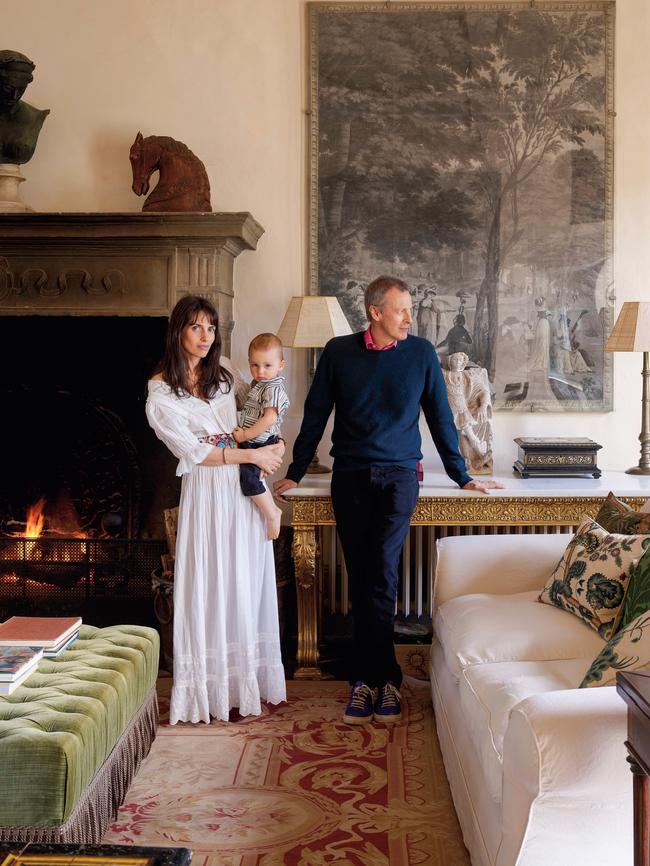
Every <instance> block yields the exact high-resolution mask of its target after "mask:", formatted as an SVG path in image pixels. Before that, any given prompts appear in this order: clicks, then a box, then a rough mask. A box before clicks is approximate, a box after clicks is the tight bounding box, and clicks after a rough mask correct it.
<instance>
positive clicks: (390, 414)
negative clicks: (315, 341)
mask: <svg viewBox="0 0 650 866" xmlns="http://www.w3.org/2000/svg"><path fill="white" fill-rule="evenodd" d="M420 408H422V410H423V412H424V417H425V418H426V421H427V424H428V426H429V430H430V431H431V436H432V438H433V442H434V444H435V446H436V448H437V449H438V453H439V454H440V457H441V459H442V462H443V465H444V467H445V471H446V472H447V475H449V477H450V478H451V479H452V480H453V481H455V482H456V483H457V484H458V485H459V486H461V487H462V486H463V485H464V484H467V482H468V481H471V477H470V476H469V475H468V474H467V470H466V468H465V461H464V459H463V457H462V456H461V454H460V452H459V450H458V434H457V432H456V427H455V425H454V419H453V417H452V414H451V409H450V408H449V401H448V400H447V389H446V387H445V382H444V379H443V376H442V371H441V369H440V363H439V361H438V357H437V355H436V352H435V349H434V348H433V346H432V344H431V343H430V342H429V341H428V340H423V339H422V338H421V337H413V336H408V337H407V338H406V340H401V341H399V342H398V343H397V345H396V346H395V348H393V349H387V350H386V351H383V352H376V351H375V352H373V351H370V350H368V349H367V348H366V345H365V342H364V339H363V332H360V333H358V334H350V335H349V336H346V337H335V338H334V339H333V340H330V341H329V343H328V344H327V345H326V346H325V348H324V350H323V353H322V355H321V358H320V361H319V363H318V367H317V368H316V373H315V374H314V381H313V383H312V386H311V388H310V389H309V394H308V395H307V399H306V401H305V413H304V417H303V421H302V426H301V428H300V433H299V434H298V438H297V439H296V443H295V445H294V448H293V463H292V464H291V466H290V467H289V470H288V472H287V478H290V479H291V480H292V481H295V482H299V481H300V479H301V478H302V477H303V475H304V474H305V472H306V471H307V466H308V465H309V461H310V460H311V458H312V457H313V456H314V453H315V451H316V447H317V446H318V443H319V442H320V439H321V436H322V435H323V431H324V430H325V425H326V424H327V419H328V418H329V416H330V413H331V411H332V409H334V410H335V413H334V429H333V431H332V450H331V452H330V454H331V455H332V456H333V457H334V469H335V471H337V472H339V471H340V472H346V471H352V470H355V469H366V468H368V467H369V466H403V467H405V468H407V469H415V467H416V463H417V461H418V460H420V459H421V457H422V452H421V450H420V449H421V446H422V439H421V437H420V430H419V426H418V421H419V416H420Z"/></svg>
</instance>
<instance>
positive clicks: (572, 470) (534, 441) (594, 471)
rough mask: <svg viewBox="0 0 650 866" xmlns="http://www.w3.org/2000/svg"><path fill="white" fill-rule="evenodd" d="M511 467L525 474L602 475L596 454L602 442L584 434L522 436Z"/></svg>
mask: <svg viewBox="0 0 650 866" xmlns="http://www.w3.org/2000/svg"><path fill="white" fill-rule="evenodd" d="M515 442H516V443H517V445H518V446H519V456H518V459H517V460H516V461H515V464H514V466H513V467H512V468H513V469H514V470H515V472H517V473H518V474H519V475H520V476H521V477H522V478H533V477H537V478H540V477H542V476H545V477H547V478H548V477H550V476H557V475H560V476H565V477H570V476H582V475H593V477H594V478H600V474H601V472H600V469H598V467H597V466H596V454H597V452H598V449H599V448H601V447H602V446H601V445H598V443H597V442H594V441H593V440H592V439H587V438H584V437H571V436H561V437H546V438H538V437H520V438H518V439H515Z"/></svg>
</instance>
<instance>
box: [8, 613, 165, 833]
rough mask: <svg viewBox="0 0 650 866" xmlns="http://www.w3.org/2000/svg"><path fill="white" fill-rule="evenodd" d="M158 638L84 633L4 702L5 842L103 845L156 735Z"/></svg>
mask: <svg viewBox="0 0 650 866" xmlns="http://www.w3.org/2000/svg"><path fill="white" fill-rule="evenodd" d="M158 653H159V640H158V633H157V632H156V631H155V630H154V629H151V628H145V627H143V626H128V625H124V626H112V627H110V628H102V629H99V628H94V627H93V626H82V627H81V631H80V633H79V638H78V639H77V641H76V642H75V643H74V644H73V645H72V646H71V647H70V649H69V650H66V651H65V652H64V653H62V654H61V655H60V656H58V657H57V658H54V659H43V660H42V661H41V662H40V663H39V665H38V668H37V670H36V671H35V672H34V673H33V674H31V676H30V677H29V678H28V679H27V680H26V682H25V684H24V685H23V686H21V687H20V688H18V689H16V691H15V692H13V694H11V695H9V696H7V697H0V840H1V839H12V840H16V841H20V840H30V841H36V842H86V843H95V842H99V841H100V839H101V837H102V835H103V834H104V832H105V831H106V829H107V827H108V824H109V822H110V821H111V819H112V818H113V817H114V816H115V814H116V812H117V809H118V807H119V806H120V804H121V802H122V800H123V799H124V796H125V794H126V791H127V789H128V786H129V784H130V782H131V780H132V778H133V776H134V774H135V772H136V770H137V768H138V766H139V765H140V762H141V760H142V758H143V757H145V755H146V754H147V753H148V751H149V749H150V747H151V743H152V742H153V739H154V737H155V734H156V725H157V721H158V704H157V701H156V691H155V685H156V675H157V673H158Z"/></svg>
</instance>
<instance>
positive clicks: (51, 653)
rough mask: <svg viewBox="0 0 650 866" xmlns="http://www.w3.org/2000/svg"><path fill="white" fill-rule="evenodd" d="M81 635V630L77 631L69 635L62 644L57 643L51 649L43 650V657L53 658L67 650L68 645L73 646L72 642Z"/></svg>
mask: <svg viewBox="0 0 650 866" xmlns="http://www.w3.org/2000/svg"><path fill="white" fill-rule="evenodd" d="M78 637H79V632H78V631H76V632H74V633H73V634H71V635H69V636H68V637H67V638H65V639H64V640H63V641H61V643H60V644H57V645H56V646H55V647H51V648H50V649H45V650H43V658H46V659H53V658H56V657H57V656H59V655H61V653H62V652H63V651H64V650H67V649H68V647H71V646H72V644H73V643H74V642H75V641H76V639H77V638H78Z"/></svg>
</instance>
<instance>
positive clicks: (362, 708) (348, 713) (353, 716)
mask: <svg viewBox="0 0 650 866" xmlns="http://www.w3.org/2000/svg"><path fill="white" fill-rule="evenodd" d="M373 699H374V693H373V690H372V689H371V688H370V686H369V685H366V683H364V682H363V680H357V682H356V683H355V684H354V685H353V686H352V691H351V692H350V698H349V700H348V705H347V707H346V708H345V712H344V713H343V721H344V722H345V723H346V724H348V725H366V724H368V722H371V721H372V715H373V708H372V702H373Z"/></svg>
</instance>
